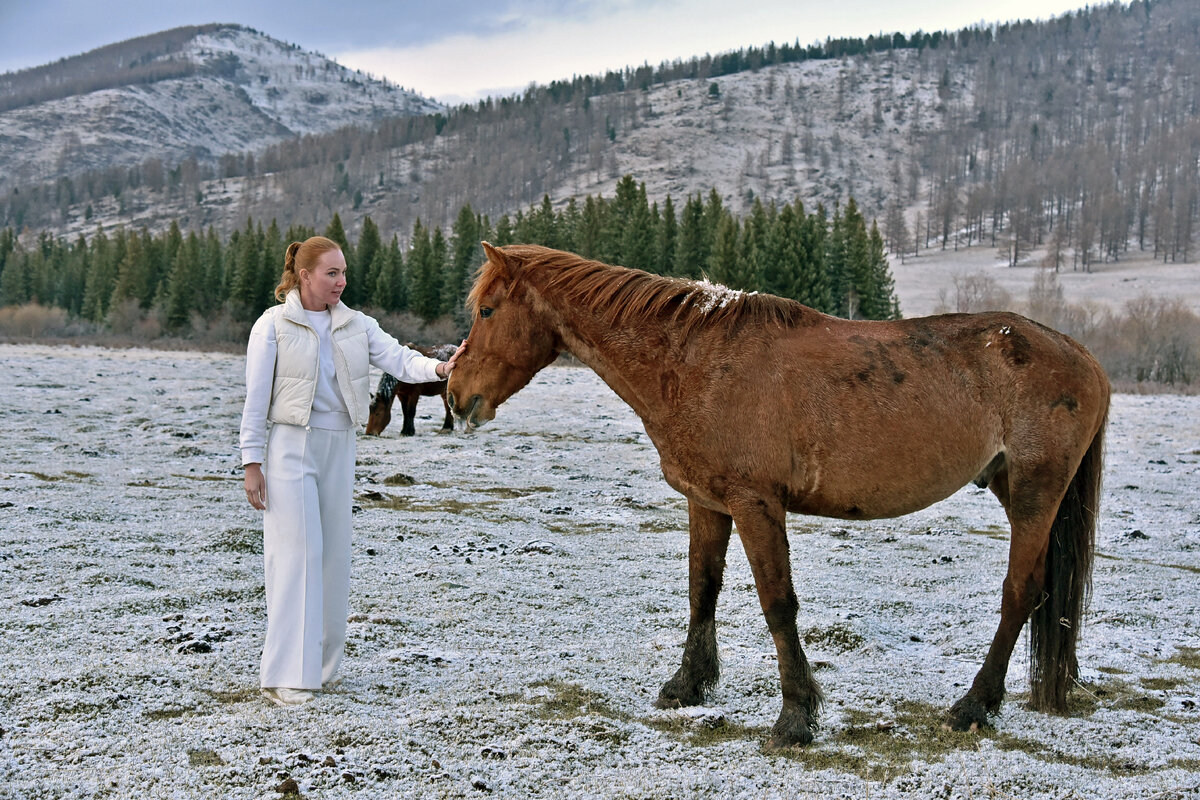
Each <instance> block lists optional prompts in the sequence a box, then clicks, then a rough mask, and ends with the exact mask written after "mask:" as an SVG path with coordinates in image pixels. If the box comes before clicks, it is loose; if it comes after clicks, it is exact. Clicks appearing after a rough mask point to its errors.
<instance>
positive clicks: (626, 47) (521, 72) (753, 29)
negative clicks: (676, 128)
mask: <svg viewBox="0 0 1200 800" xmlns="http://www.w3.org/2000/svg"><path fill="white" fill-rule="evenodd" d="M774 12H775V13H774V14H773V15H772V14H770V13H768V12H767V11H764V10H760V11H757V12H738V13H736V14H732V15H731V14H730V13H729V8H728V6H727V5H722V4H719V3H718V2H716V0H705V2H702V3H690V4H689V7H688V8H687V9H686V11H685V10H683V9H681V8H680V6H679V5H678V4H677V3H671V4H662V5H658V6H654V7H650V8H646V7H644V6H642V7H634V5H633V4H627V5H623V6H618V7H617V8H616V10H615V11H611V12H609V13H605V14H603V15H587V16H586V17H584V18H578V17H576V18H567V19H564V18H552V17H541V18H529V17H523V18H521V19H520V20H513V21H512V23H511V25H509V26H506V29H504V30H501V31H500V32H497V33H493V34H465V35H457V36H451V37H448V38H445V39H442V40H440V41H436V42H432V43H430V44H427V45H421V46H415V47H377V48H368V49H358V50H350V51H346V52H342V53H338V54H337V59H338V61H339V62H340V63H342V64H345V65H346V66H349V67H352V68H354V69H361V70H363V71H365V72H370V73H372V74H374V75H375V76H377V77H386V78H387V79H388V80H391V81H392V82H394V83H397V84H400V85H402V86H405V87H407V88H411V89H416V90H417V91H420V92H422V93H423V94H426V95H430V96H432V97H436V98H438V99H440V100H443V101H444V102H445V101H454V100H460V99H476V98H479V97H483V96H486V95H488V94H493V95H495V94H510V93H512V92H513V91H521V90H523V89H524V88H525V87H527V86H528V85H529V84H530V83H540V84H545V83H549V82H550V81H553V80H558V79H569V78H571V77H572V76H575V75H592V74H599V73H603V72H605V71H608V70H615V69H621V68H622V67H625V66H637V65H640V64H643V63H650V64H652V65H655V66H657V65H658V64H659V63H661V62H662V61H671V60H674V59H686V58H691V57H692V56H695V55H703V54H704V53H706V52H720V51H724V50H731V49H735V48H737V47H742V46H745V45H748V44H765V43H766V42H767V41H769V40H772V39H774V40H775V41H790V40H791V39H792V38H794V33H792V32H793V31H795V30H797V29H798V27H799V26H800V21H799V20H798V19H795V18H797V17H799V16H800V14H799V13H797V12H790V13H789V12H786V11H781V9H775V10H774ZM768 17H770V18H769V19H767V18H768ZM781 17H782V18H781ZM788 17H792V18H793V19H788ZM780 23H782V24H780ZM765 31H778V32H779V35H776V36H772V35H770V34H765V33H764V32H765Z"/></svg>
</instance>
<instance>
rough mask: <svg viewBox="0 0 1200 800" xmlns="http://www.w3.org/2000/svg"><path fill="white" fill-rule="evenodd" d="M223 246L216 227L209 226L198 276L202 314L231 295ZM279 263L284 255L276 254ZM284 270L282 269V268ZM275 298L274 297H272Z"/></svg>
mask: <svg viewBox="0 0 1200 800" xmlns="http://www.w3.org/2000/svg"><path fill="white" fill-rule="evenodd" d="M224 250H225V249H224V247H222V246H221V239H220V237H218V236H217V231H216V228H214V227H213V226H211V225H210V226H208V231H207V232H206V233H205V234H204V246H203V249H202V253H201V258H200V262H201V271H200V274H199V275H198V276H197V279H198V280H199V281H200V283H201V285H202V286H203V287H204V291H202V292H200V293H199V295H198V301H199V302H198V310H199V311H200V313H201V314H205V315H207V314H209V313H211V312H213V311H215V310H216V309H218V308H220V307H221V306H222V305H223V304H224V303H225V300H226V298H227V297H229V285H228V282H227V280H226V275H225V252H224ZM276 259H278V261H277V262H276V263H279V264H281V265H282V263H283V255H282V254H280V255H278V256H276ZM280 271H281V272H282V269H281V270H280ZM271 291H272V292H274V291H275V287H274V286H272V287H271ZM272 299H274V298H272Z"/></svg>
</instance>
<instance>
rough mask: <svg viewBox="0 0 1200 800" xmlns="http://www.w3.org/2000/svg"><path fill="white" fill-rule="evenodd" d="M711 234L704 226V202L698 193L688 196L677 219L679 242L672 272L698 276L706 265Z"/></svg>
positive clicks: (683, 275) (693, 276)
mask: <svg viewBox="0 0 1200 800" xmlns="http://www.w3.org/2000/svg"><path fill="white" fill-rule="evenodd" d="M710 242H711V234H710V231H709V230H708V229H707V228H706V227H705V217H704V203H703V201H702V200H701V199H700V195H694V196H692V197H689V198H688V199H687V201H686V202H685V203H684V205H683V212H682V213H681V214H680V219H679V242H678V245H677V247H676V250H675V270H674V274H676V275H679V276H682V277H685V278H699V277H700V273H701V271H703V270H704V269H705V268H706V267H707V265H708V256H709V253H710V251H711V249H712V247H711V244H710Z"/></svg>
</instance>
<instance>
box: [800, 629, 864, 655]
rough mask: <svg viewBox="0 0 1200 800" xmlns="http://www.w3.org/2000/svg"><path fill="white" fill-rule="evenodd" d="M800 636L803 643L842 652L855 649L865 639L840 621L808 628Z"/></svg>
mask: <svg viewBox="0 0 1200 800" xmlns="http://www.w3.org/2000/svg"><path fill="white" fill-rule="evenodd" d="M800 638H801V639H803V640H804V643H805V644H810V645H814V646H817V647H820V648H822V649H825V650H837V651H838V652H842V653H845V652H849V651H850V650H857V649H858V648H860V647H862V646H863V645H864V644H865V643H866V641H867V640H866V639H865V638H863V637H862V636H861V635H859V634H857V633H855V632H854V631H852V630H850V628H849V626H847V625H843V624H842V623H840V622H837V623H834V624H833V625H830V626H829V627H827V628H815V627H814V628H809V629H808V630H806V631H805V632H804V633H803V634H801V637H800Z"/></svg>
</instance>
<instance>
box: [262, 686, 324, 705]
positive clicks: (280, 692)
mask: <svg viewBox="0 0 1200 800" xmlns="http://www.w3.org/2000/svg"><path fill="white" fill-rule="evenodd" d="M262 693H263V697H265V698H267V699H268V700H270V701H271V702H272V703H274V704H275V705H277V706H302V705H304V704H305V703H307V702H308V701H309V700H312V699H313V693H312V692H310V691H309V690H308V689H284V688H269V689H263V690H262Z"/></svg>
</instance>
